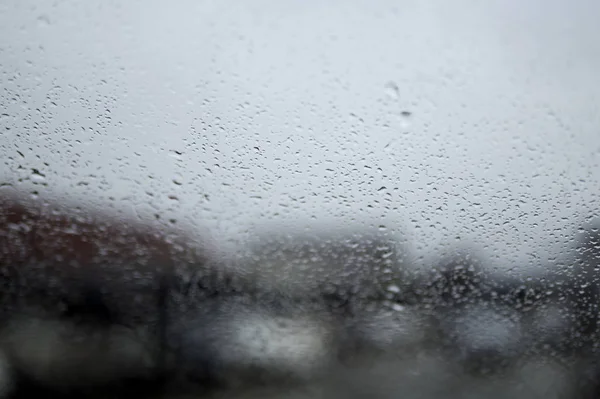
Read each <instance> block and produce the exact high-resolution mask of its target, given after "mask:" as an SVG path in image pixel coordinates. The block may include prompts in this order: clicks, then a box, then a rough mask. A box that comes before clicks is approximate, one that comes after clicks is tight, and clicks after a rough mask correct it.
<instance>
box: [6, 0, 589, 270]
mask: <svg viewBox="0 0 600 399" xmlns="http://www.w3.org/2000/svg"><path fill="white" fill-rule="evenodd" d="M53 3H57V4H53ZM599 18H600V2H598V1H595V0H575V1H572V2H571V1H567V0H551V1H548V0H531V1H520V0H491V1H485V2H482V1H475V0H457V1H452V2H450V1H445V0H421V1H417V0H412V1H408V0H407V1H391V0H390V1H385V0H369V1H358V0H357V1H348V0H344V1H342V0H339V1H317V0H314V1H306V0H302V1H301V0H296V1H275V0H272V1H266V0H264V1H244V0H230V1H222V0H220V1H191V0H190V1H173V2H167V1H121V2H118V1H112V2H107V1H100V0H95V1H85V2H78V1H75V0H67V1H61V2H39V1H35V0H27V1H24V0H5V1H3V2H2V3H1V4H0V59H1V63H0V65H1V67H0V68H1V71H2V75H0V83H1V88H2V92H1V93H2V94H1V97H0V104H1V109H2V111H1V112H0V113H3V114H4V115H3V116H2V118H1V119H0V123H1V124H2V133H1V134H0V159H1V160H2V168H1V170H0V173H1V175H0V179H1V180H2V182H4V183H10V184H12V185H13V187H17V188H18V189H22V190H29V191H30V190H34V189H38V190H39V191H42V192H44V195H46V196H55V197H60V196H64V193H66V192H68V193H69V195H72V196H74V197H76V198H81V199H83V200H86V201H89V202H91V203H92V204H94V205H95V206H102V207H107V206H114V207H115V208H116V209H119V210H122V211H124V212H136V213H137V214H139V215H140V216H142V217H151V216H152V215H153V214H154V213H159V214H160V215H161V216H162V217H163V218H165V219H167V218H171V217H173V218H177V219H178V220H181V221H182V223H185V224H188V225H195V226H201V227H202V228H208V229H209V230H210V231H211V232H212V233H213V234H214V235H215V236H216V237H224V238H232V239H235V238H236V237H239V236H240V234H242V235H243V234H244V232H246V231H247V229H248V228H249V227H252V226H254V225H260V224H261V223H263V222H265V221H267V220H283V221H288V220H304V219H306V217H307V216H309V217H314V218H316V219H317V220H318V221H319V223H327V222H328V221H336V220H350V219H352V218H355V219H356V220H358V221H362V220H376V221H377V220H378V219H379V218H380V217H382V216H384V217H385V220H386V222H385V223H386V224H388V225H390V226H403V227H404V228H405V230H406V232H407V235H408V240H409V242H410V244H411V246H412V247H413V250H414V251H415V253H416V254H428V253H431V251H432V250H434V249H436V248H439V247H438V246H439V244H440V243H445V242H448V243H451V244H455V243H456V241H454V237H456V236H460V237H461V238H462V239H463V240H467V241H473V240H474V241H475V242H476V244H477V245H478V246H479V247H481V248H483V249H484V250H485V251H487V253H488V254H489V255H495V256H497V258H496V259H494V260H493V261H492V266H498V267H507V266H515V265H526V264H528V263H530V262H533V263H534V264H538V263H540V262H542V263H543V261H544V260H545V259H547V258H552V257H553V256H554V255H556V253H557V252H558V251H560V249H561V246H560V245H557V244H560V243H566V242H567V241H568V239H569V238H570V236H571V233H572V231H573V229H574V228H575V224H576V223H574V222H577V223H578V222H580V221H581V220H583V218H585V217H586V216H588V215H590V214H591V213H592V212H593V210H594V209H595V208H596V207H597V204H598V197H597V194H596V192H597V190H598V187H600V182H599V180H600V168H599V166H598V164H599V161H598V160H599V159H600V84H599V83H598V77H599V76H600V75H599V72H598V71H600V41H599V40H598V38H599V37H600V24H598V20H599ZM6 127H9V128H10V130H7V129H5V128H6ZM19 166H21V167H22V168H21V169H19ZM32 168H35V169H37V170H39V171H40V173H41V174H43V175H45V177H41V176H39V175H36V174H33V175H32ZM19 178H24V179H25V180H24V181H23V182H21V183H18V179H19ZM42 181H43V182H46V183H47V184H48V186H47V187H40V183H41V182H42ZM111 197H114V198H115V200H114V201H113V200H111ZM376 223H380V222H379V221H377V222H376ZM565 227H566V229H565ZM434 252H435V251H434Z"/></svg>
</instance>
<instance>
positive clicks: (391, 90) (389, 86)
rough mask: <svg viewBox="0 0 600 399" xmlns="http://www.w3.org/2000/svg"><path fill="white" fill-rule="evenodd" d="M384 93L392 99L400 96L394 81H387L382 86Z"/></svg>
mask: <svg viewBox="0 0 600 399" xmlns="http://www.w3.org/2000/svg"><path fill="white" fill-rule="evenodd" d="M384 89H385V94H386V95H387V96H388V97H389V98H391V99H394V100H397V99H398V97H400V88H399V87H398V85H397V84H396V83H394V82H387V83H386V84H385V86H384Z"/></svg>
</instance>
